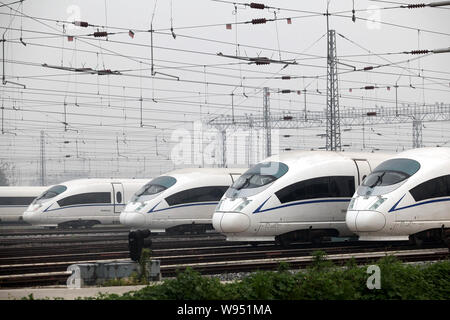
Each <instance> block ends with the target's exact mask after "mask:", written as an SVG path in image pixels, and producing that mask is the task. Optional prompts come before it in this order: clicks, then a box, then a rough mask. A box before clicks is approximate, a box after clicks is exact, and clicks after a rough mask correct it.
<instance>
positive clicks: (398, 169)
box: [346, 148, 450, 242]
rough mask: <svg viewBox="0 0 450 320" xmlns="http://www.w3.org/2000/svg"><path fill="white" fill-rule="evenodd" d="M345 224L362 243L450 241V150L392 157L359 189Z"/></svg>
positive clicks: (420, 151)
mask: <svg viewBox="0 0 450 320" xmlns="http://www.w3.org/2000/svg"><path fill="white" fill-rule="evenodd" d="M346 222H347V225H348V227H349V228H350V230H352V231H353V232H355V233H357V234H358V235H359V238H360V239H361V240H416V241H418V242H422V241H423V240H425V239H432V240H445V239H447V240H448V238H449V237H450V148H419V149H412V150H408V151H404V152H401V153H399V154H397V155H395V156H393V157H390V158H389V159H388V160H386V161H385V162H383V163H381V164H380V165H379V166H378V167H376V168H375V169H374V171H373V172H372V174H370V175H369V176H368V177H367V178H366V179H365V180H364V182H363V183H362V185H361V186H360V187H359V188H358V189H357V191H356V193H355V195H354V196H353V198H352V201H351V203H350V205H349V208H348V211H347V216H346Z"/></svg>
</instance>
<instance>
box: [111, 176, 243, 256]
mask: <svg viewBox="0 0 450 320" xmlns="http://www.w3.org/2000/svg"><path fill="white" fill-rule="evenodd" d="M245 170H246V169H225V168H187V169H179V170H174V171H171V172H168V173H166V174H164V175H162V176H159V177H157V178H155V179H153V180H151V181H150V182H149V183H147V184H146V185H144V186H143V187H142V188H141V189H140V190H139V191H138V192H136V194H135V195H134V197H133V198H132V199H131V201H130V203H128V205H127V206H126V207H125V210H124V211H123V212H122V213H121V215H120V223H122V224H124V225H126V226H129V227H132V228H137V229H139V230H135V231H131V232H130V234H129V236H128V245H129V250H130V257H131V259H132V260H135V261H137V260H139V258H140V254H141V250H142V248H143V247H144V240H145V238H147V237H149V236H150V233H151V232H167V233H172V234H181V233H184V232H187V231H188V232H196V233H204V232H206V231H207V230H212V229H213V228H212V222H211V218H212V215H213V212H214V209H215V207H216V206H217V204H218V203H219V200H220V198H222V196H223V194H224V193H225V191H226V190H227V189H228V187H229V186H230V185H231V184H232V183H233V182H234V181H235V180H236V179H237V178H239V176H240V175H241V174H242V173H243V172H244V171H245ZM146 241H147V240H146ZM147 245H149V246H151V240H148V241H147Z"/></svg>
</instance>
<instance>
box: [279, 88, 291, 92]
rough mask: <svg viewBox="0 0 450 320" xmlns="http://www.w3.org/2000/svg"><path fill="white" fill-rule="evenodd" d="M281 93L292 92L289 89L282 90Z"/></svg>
mask: <svg viewBox="0 0 450 320" xmlns="http://www.w3.org/2000/svg"><path fill="white" fill-rule="evenodd" d="M281 93H291V90H289V89H285V90H281Z"/></svg>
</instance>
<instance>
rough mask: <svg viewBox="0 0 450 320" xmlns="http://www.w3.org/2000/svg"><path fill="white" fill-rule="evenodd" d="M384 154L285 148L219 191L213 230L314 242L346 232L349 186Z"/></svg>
mask: <svg viewBox="0 0 450 320" xmlns="http://www.w3.org/2000/svg"><path fill="white" fill-rule="evenodd" d="M386 157H387V156H386V155H383V154H375V153H353V152H330V151H291V152H285V153H282V154H280V155H276V156H272V157H269V158H267V159H265V160H263V161H262V162H261V163H259V164H257V165H255V166H253V167H252V168H250V169H249V170H248V171H247V172H245V173H244V174H243V175H242V176H241V177H240V178H239V179H238V180H237V181H236V182H235V183H234V184H233V185H232V186H231V187H230V188H229V189H228V191H227V192H226V193H225V195H224V197H223V198H222V200H221V201H220V203H219V205H218V206H217V208H216V211H215V213H214V216H213V226H214V228H215V229H216V230H217V231H219V232H221V233H224V234H225V235H226V236H227V240H229V241H249V242H255V243H257V242H260V241H274V240H275V241H277V242H279V243H281V244H283V245H288V244H289V243H290V242H292V241H316V240H320V239H321V238H323V237H326V236H328V237H331V236H335V237H337V236H351V235H353V233H352V232H351V231H350V230H349V229H348V228H347V226H346V224H345V213H346V211H347V207H348V204H349V202H350V199H351V197H352V195H353V194H354V192H355V188H356V187H357V186H358V185H359V183H360V182H361V181H362V180H363V179H364V178H365V177H366V176H367V175H369V174H370V172H371V170H372V168H374V167H375V166H376V165H378V164H379V163H380V162H381V161H383V160H384V159H385V158H386Z"/></svg>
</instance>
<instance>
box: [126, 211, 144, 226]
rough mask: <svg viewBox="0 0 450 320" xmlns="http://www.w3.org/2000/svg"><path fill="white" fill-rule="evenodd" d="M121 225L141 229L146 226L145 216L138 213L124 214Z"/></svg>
mask: <svg viewBox="0 0 450 320" xmlns="http://www.w3.org/2000/svg"><path fill="white" fill-rule="evenodd" d="M120 223H121V224H123V225H126V226H128V227H133V228H139V227H141V226H143V225H145V216H144V215H143V214H142V213H138V212H122V213H121V214H120Z"/></svg>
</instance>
